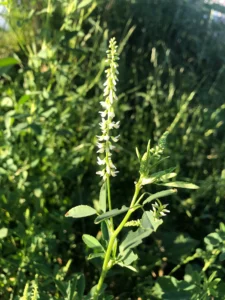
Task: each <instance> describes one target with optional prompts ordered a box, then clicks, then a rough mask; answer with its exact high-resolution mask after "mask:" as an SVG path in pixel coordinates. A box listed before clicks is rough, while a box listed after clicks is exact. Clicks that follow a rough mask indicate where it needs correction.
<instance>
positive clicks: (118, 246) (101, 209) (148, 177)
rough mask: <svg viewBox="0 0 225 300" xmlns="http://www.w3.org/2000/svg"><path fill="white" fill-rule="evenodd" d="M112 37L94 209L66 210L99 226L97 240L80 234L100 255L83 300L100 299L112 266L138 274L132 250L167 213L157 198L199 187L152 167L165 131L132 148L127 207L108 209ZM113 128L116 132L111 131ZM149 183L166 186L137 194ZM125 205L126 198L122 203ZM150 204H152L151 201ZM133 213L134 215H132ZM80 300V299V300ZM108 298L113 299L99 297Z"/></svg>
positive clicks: (114, 64)
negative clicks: (134, 170) (134, 171)
mask: <svg viewBox="0 0 225 300" xmlns="http://www.w3.org/2000/svg"><path fill="white" fill-rule="evenodd" d="M117 47H118V46H117V44H116V40H115V38H112V39H111V40H110V43H109V50H108V51H107V59H106V64H107V65H108V68H107V69H106V77H107V78H106V82H105V84H104V87H105V88H104V98H105V100H104V101H101V102H100V104H101V107H102V110H101V111H100V112H99V114H100V116H101V122H100V123H99V125H100V129H101V134H100V135H99V136H97V139H98V143H97V147H98V150H97V154H98V157H97V163H98V165H99V166H100V167H101V170H99V171H97V174H98V175H100V177H101V178H102V180H103V183H102V187H101V190H100V196H99V202H98V209H96V208H94V207H90V206H87V205H79V206H76V207H73V208H72V209H70V210H69V211H68V212H67V213H66V215H65V216H66V217H72V218H82V217H88V216H92V215H96V218H95V220H94V223H95V224H97V225H98V224H100V227H101V238H100V239H99V238H98V239H97V238H96V237H94V236H91V235H89V234H84V235H83V241H84V243H85V244H86V245H87V247H89V248H91V249H93V254H92V255H90V257H89V259H93V258H96V257H99V258H101V259H102V261H103V262H102V268H101V273H100V277H99V280H98V283H97V285H95V286H94V287H93V288H92V289H91V291H90V293H89V294H88V296H86V298H84V299H94V300H97V299H103V297H104V290H105V288H106V285H105V284H104V281H105V278H106V276H107V273H108V272H109V271H110V269H112V268H113V266H115V265H119V266H121V267H124V268H128V269H130V270H131V271H134V272H137V270H136V268H135V267H134V266H133V263H134V262H135V261H136V260H137V259H138V255H137V254H136V253H135V252H134V249H135V248H136V247H137V246H138V245H140V244H141V243H142V241H143V239H145V238H147V237H148V236H150V235H151V234H152V233H153V232H155V231H156V230H157V229H158V227H159V226H160V225H162V223H163V217H165V216H166V215H167V214H168V213H169V212H170V211H169V210H168V208H167V206H168V204H163V203H162V202H161V201H160V200H159V199H160V198H163V197H168V196H170V195H173V194H175V193H176V192H177V190H176V188H179V187H181V188H190V189H196V188H198V187H197V186H196V185H194V184H191V183H185V182H181V181H171V179H172V178H174V177H176V175H177V174H176V172H175V168H169V169H165V170H160V171H159V170H157V169H158V166H159V165H160V163H161V162H162V161H164V160H165V159H166V158H167V157H165V155H164V150H165V147H166V139H167V136H168V134H169V132H168V131H167V132H165V133H164V134H163V135H162V136H161V138H160V139H159V141H158V143H157V145H154V146H151V143H150V141H149V142H148V144H147V148H146V152H145V153H144V154H143V155H141V154H140V153H139V151H138V149H137V148H136V154H137V159H138V161H139V165H140V169H139V178H138V179H137V181H135V182H134V194H133V197H132V199H131V200H130V205H128V206H127V205H122V207H120V208H113V205H112V199H111V178H112V177H115V176H116V175H117V174H118V173H119V171H118V170H117V168H116V166H115V165H114V163H113V159H112V152H113V150H114V149H115V148H116V143H117V142H118V141H119V137H120V135H119V134H118V133H116V130H118V129H119V125H120V122H119V121H114V117H115V112H114V103H115V101H117V96H116V83H117V81H118V77H117V76H118V60H119V57H118V54H117ZM114 131H115V132H114ZM149 184H157V185H160V186H165V187H167V188H166V189H163V190H161V191H160V192H157V193H155V194H150V193H148V192H142V190H143V187H144V186H145V185H149ZM126 203H127V202H126ZM150 203H151V207H150V205H149V204H150ZM137 210H139V211H140V213H141V217H140V219H132V216H133V214H134V212H135V211H137ZM118 215H122V216H123V218H122V221H120V222H119V225H115V224H117V223H116V222H115V221H114V218H115V217H117V216H118ZM135 215H136V214H135ZM127 227H128V228H129V227H132V228H133V227H136V229H135V230H133V229H131V230H129V231H128V233H126V235H125V236H120V233H121V231H122V230H123V229H124V228H127ZM82 299H83V298H82ZM104 299H112V298H104Z"/></svg>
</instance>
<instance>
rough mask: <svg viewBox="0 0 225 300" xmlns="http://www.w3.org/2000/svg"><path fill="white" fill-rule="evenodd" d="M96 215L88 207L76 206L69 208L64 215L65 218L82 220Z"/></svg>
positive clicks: (91, 208)
mask: <svg viewBox="0 0 225 300" xmlns="http://www.w3.org/2000/svg"><path fill="white" fill-rule="evenodd" d="M95 214H96V210H95V209H94V208H93V207H91V206H88V205H78V206H75V207H73V208H71V209H70V210H69V211H68V212H67V213H66V214H65V217H72V218H83V217H88V216H92V215H95Z"/></svg>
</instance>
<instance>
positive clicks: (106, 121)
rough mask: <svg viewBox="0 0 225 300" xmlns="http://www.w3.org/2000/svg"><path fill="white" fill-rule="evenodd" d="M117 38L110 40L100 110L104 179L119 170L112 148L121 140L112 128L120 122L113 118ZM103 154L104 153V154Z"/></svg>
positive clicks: (101, 160)
mask: <svg viewBox="0 0 225 300" xmlns="http://www.w3.org/2000/svg"><path fill="white" fill-rule="evenodd" d="M117 48H118V46H117V45H116V40H115V38H112V39H111V40H110V41H109V50H107V51H106V53H107V59H106V63H107V64H108V65H109V67H108V69H107V70H106V71H105V73H106V82H105V83H104V93H103V95H104V97H105V101H101V102H100V104H101V106H102V108H103V111H99V114H100V115H101V118H102V121H101V123H99V126H100V128H101V131H102V135H100V136H97V138H98V143H97V146H98V151H97V153H102V154H103V153H104V158H100V157H98V158H97V163H98V164H99V165H102V166H104V168H103V169H102V170H101V171H98V172H96V174H98V175H100V176H101V177H103V180H106V179H107V177H109V176H113V177H115V176H116V174H117V173H118V171H116V167H115V165H114V164H113V162H112V158H111V157H112V153H111V150H113V149H114V148H115V146H114V145H113V144H112V142H114V143H116V142H118V140H119V135H117V136H115V137H114V136H112V135H111V132H110V131H111V130H112V129H114V128H115V129H118V128H119V124H120V122H119V121H118V122H114V121H113V119H114V117H115V113H114V108H113V103H114V101H115V100H117V96H116V82H117V81H118V78H117V74H119V72H118V70H117V68H118V64H117V61H118V60H119V57H118V54H117ZM102 156H103V155H102Z"/></svg>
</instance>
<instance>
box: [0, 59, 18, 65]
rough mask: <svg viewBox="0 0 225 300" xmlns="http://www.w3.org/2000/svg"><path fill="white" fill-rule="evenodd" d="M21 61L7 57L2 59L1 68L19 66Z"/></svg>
mask: <svg viewBox="0 0 225 300" xmlns="http://www.w3.org/2000/svg"><path fill="white" fill-rule="evenodd" d="M19 63H20V62H19V60H17V59H16V58H14V57H6V58H1V59H0V67H7V66H12V65H17V64H19Z"/></svg>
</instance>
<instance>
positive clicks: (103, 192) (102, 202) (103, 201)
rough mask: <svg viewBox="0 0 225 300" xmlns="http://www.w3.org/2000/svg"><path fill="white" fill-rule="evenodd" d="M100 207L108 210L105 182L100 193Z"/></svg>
mask: <svg viewBox="0 0 225 300" xmlns="http://www.w3.org/2000/svg"><path fill="white" fill-rule="evenodd" d="M99 207H100V209H101V210H102V211H103V212H106V183H105V182H104V183H103V185H102V187H101V190H100V195H99Z"/></svg>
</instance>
